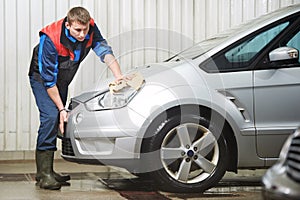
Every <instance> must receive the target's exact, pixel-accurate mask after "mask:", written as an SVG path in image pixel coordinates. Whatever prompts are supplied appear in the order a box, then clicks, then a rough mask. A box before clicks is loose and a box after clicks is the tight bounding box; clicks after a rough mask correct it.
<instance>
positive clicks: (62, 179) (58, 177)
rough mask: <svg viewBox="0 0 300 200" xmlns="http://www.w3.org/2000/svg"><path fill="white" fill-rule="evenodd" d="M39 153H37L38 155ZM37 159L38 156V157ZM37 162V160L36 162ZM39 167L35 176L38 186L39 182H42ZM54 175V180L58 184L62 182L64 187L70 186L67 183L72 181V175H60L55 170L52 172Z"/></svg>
mask: <svg viewBox="0 0 300 200" xmlns="http://www.w3.org/2000/svg"><path fill="white" fill-rule="evenodd" d="M37 152H38V151H36V154H37ZM36 157H37V155H36ZM36 162H37V160H36ZM36 166H37V172H36V175H35V180H36V182H37V183H36V185H39V182H40V180H41V170H40V169H39V166H38V164H37V165H36ZM52 173H53V175H54V178H55V180H56V181H57V182H60V183H62V185H69V184H68V183H66V182H67V181H69V180H70V179H71V177H70V175H62V174H58V173H56V172H55V171H54V170H53V171H52Z"/></svg>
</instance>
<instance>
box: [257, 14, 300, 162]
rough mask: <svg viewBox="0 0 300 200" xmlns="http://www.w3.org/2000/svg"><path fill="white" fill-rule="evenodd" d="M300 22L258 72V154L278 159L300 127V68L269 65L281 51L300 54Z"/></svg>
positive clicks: (281, 39)
mask: <svg viewBox="0 0 300 200" xmlns="http://www.w3.org/2000/svg"><path fill="white" fill-rule="evenodd" d="M299 25H300V24H299V20H296V21H295V22H293V23H292V24H290V25H289V27H288V28H287V30H286V31H284V32H283V33H282V35H281V36H280V37H279V38H278V39H277V40H276V41H274V42H273V43H272V44H270V47H269V48H268V49H267V51H266V52H265V55H264V57H263V58H262V61H261V62H260V63H259V64H258V65H257V69H256V70H255V71H254V115H255V126H256V142H257V153H258V156H260V157H262V158H277V157H278V156H279V153H280V149H281V147H282V145H283V143H284V141H285V140H286V138H287V137H288V136H289V135H290V134H291V133H293V132H294V130H295V129H296V128H297V127H298V126H299V125H300V106H299V103H300V64H299V60H298V62H296V63H293V64H292V65H291V64H287V63H286V62H276V63H271V62H269V58H268V56H269V53H270V51H271V50H273V49H276V48H278V47H284V46H287V47H293V48H296V49H298V51H299V50H300V32H299V28H298V27H299Z"/></svg>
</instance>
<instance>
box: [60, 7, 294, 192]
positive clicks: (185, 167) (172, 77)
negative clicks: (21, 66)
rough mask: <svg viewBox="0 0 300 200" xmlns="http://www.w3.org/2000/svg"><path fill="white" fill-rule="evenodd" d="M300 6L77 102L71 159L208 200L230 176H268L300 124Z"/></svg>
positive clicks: (67, 147) (70, 129) (69, 129)
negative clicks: (242, 171)
mask: <svg viewBox="0 0 300 200" xmlns="http://www.w3.org/2000/svg"><path fill="white" fill-rule="evenodd" d="M299 41H300V5H294V6H290V7H286V8H284V9H280V10H277V11H275V12H273V13H271V14H268V15H265V16H262V17H260V18H258V19H256V20H255V21H251V22H249V23H247V24H244V25H242V26H240V27H237V28H235V29H232V30H230V31H227V32H225V33H222V34H219V35H217V36H215V37H213V38H211V39H208V40H205V41H202V42H200V43H199V44H196V45H195V46H193V47H191V48H189V49H187V50H185V51H183V52H181V53H179V54H178V55H175V56H173V57H172V58H170V59H168V60H166V61H165V62H163V63H157V64H149V65H146V66H142V67H138V68H136V69H134V70H133V71H131V72H128V74H132V73H139V74H141V76H142V77H143V78H144V82H143V84H142V85H141V87H140V88H139V89H136V88H134V87H129V86H128V87H124V88H123V89H121V90H119V91H118V92H115V93H114V92H111V91H109V87H108V85H109V82H110V81H111V80H107V81H105V82H104V83H101V84H97V85H96V86H95V87H94V89H92V90H89V91H86V92H84V93H82V94H81V95H79V96H77V97H74V98H72V101H71V104H70V112H69V114H70V115H69V119H68V122H67V125H66V133H65V135H64V138H63V142H62V157H63V158H64V159H65V160H68V161H72V162H77V163H85V164H87V163H89V164H104V165H113V166H119V167H123V168H126V169H127V170H129V171H130V172H132V173H133V174H135V175H138V176H147V177H150V178H152V179H154V181H156V182H157V185H158V186H159V187H160V189H163V190H168V191H175V192H204V191H205V190H207V189H209V188H211V187H213V186H215V185H216V184H217V183H218V182H219V180H220V179H221V178H222V177H223V175H224V173H225V172H226V171H233V172H237V169H239V168H248V169H250V168H251V169H254V168H264V167H268V166H271V165H272V164H274V163H275V162H276V160H277V159H278V156H279V153H280V149H281V147H282V145H283V143H284V141H285V140H286V139H287V137H288V136H289V135H290V134H292V133H293V132H294V130H295V129H296V127H298V126H299V125H300V106H299V103H300V64H299V56H298V52H299V49H300V42H299Z"/></svg>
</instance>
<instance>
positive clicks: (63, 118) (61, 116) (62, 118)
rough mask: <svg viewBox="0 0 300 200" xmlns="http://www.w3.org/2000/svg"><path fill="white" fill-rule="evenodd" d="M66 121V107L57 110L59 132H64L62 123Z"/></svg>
mask: <svg viewBox="0 0 300 200" xmlns="http://www.w3.org/2000/svg"><path fill="white" fill-rule="evenodd" d="M67 121H68V112H67V111H66V109H63V110H61V111H59V130H60V132H61V134H64V132H65V130H64V124H65V122H67Z"/></svg>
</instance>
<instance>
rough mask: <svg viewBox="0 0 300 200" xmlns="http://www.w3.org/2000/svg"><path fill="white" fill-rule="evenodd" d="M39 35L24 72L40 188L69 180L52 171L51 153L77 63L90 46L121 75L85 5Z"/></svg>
mask: <svg viewBox="0 0 300 200" xmlns="http://www.w3.org/2000/svg"><path fill="white" fill-rule="evenodd" d="M39 35H40V42H39V44H38V45H37V46H36V47H35V48H34V50H33V56H32V60H31V64H30V69H29V74H28V75H29V79H30V84H31V88H32V91H33V94H34V96H35V100H36V104H37V106H38V109H39V113H40V127H39V130H38V138H37V146H36V167H37V174H36V180H37V185H39V186H40V188H44V189H52V190H55V189H60V188H61V185H62V184H63V183H65V182H66V181H68V180H70V176H66V175H65V176H62V175H60V174H57V173H56V172H54V171H53V157H54V152H55V151H56V150H57V148H56V137H57V131H58V128H59V129H60V131H61V133H64V126H63V124H64V122H66V121H67V112H66V109H65V104H66V100H67V93H68V85H69V84H70V82H71V81H72V79H73V77H74V75H75V73H76V71H77V70H78V67H79V65H80V63H81V62H82V61H83V59H84V58H85V57H86V56H87V54H88V53H89V51H90V49H91V48H92V49H93V50H94V52H95V53H96V54H97V56H99V57H100V59H101V61H102V62H105V63H106V65H107V66H108V67H109V68H110V70H111V71H112V72H113V75H114V77H115V78H116V81H119V80H121V79H122V78H123V77H122V73H121V70H120V66H119V64H118V62H117V61H116V59H115V58H114V56H113V52H112V50H111V47H110V46H109V45H108V44H107V42H106V40H105V39H104V38H103V37H102V35H101V33H100V31H99V29H98V28H97V26H96V24H95V22H94V20H93V19H92V18H91V17H90V14H89V12H88V11H87V10H86V9H85V8H83V7H74V8H72V9H71V10H70V11H69V12H68V14H67V17H66V18H64V19H61V20H58V21H56V22H54V23H52V24H50V25H48V26H46V27H44V28H43V29H42V30H41V31H40V33H39Z"/></svg>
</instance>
